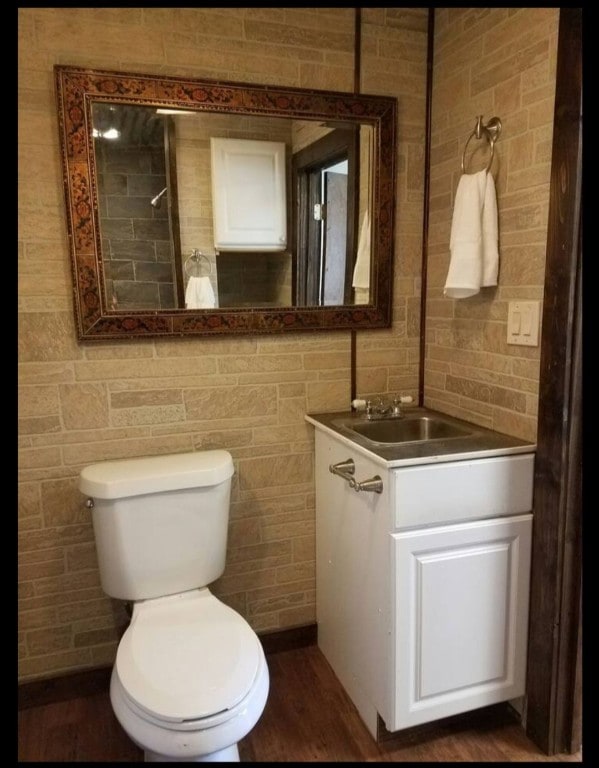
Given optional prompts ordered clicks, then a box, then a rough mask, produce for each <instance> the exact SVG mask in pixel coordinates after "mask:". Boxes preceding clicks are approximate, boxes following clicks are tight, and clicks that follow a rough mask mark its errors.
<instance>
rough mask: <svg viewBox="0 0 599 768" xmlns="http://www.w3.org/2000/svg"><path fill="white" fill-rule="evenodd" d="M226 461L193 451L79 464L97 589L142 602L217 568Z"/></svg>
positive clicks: (203, 582) (203, 578) (190, 585)
mask: <svg viewBox="0 0 599 768" xmlns="http://www.w3.org/2000/svg"><path fill="white" fill-rule="evenodd" d="M232 476H233V460H232V458H231V455H230V454H229V453H228V451H223V450H213V451H197V452H194V453H177V454H171V455H166V456H152V457H148V458H140V459H122V460H117V461H105V462H100V463H98V464H92V465H90V466H87V467H85V468H84V469H83V470H82V471H81V474H80V477H79V489H80V490H81V491H82V493H84V494H85V495H86V496H87V497H88V498H90V499H92V501H93V507H92V521H93V527H94V536H95V540H96V551H97V556H98V566H99V569H100V579H101V583H102V589H103V590H104V591H105V592H106V594H108V595H110V596H111V597H115V598H119V599H122V600H132V601H133V600H145V599H149V598H153V597H163V596H165V595H171V594H174V593H176V592H185V591H187V590H190V589H195V588H198V587H204V586H207V585H208V584H210V583H211V582H213V581H215V580H216V579H217V578H218V577H219V576H220V575H221V574H222V573H223V571H224V568H225V556H226V549H227V527H228V521H229V500H230V493H231V478H232Z"/></svg>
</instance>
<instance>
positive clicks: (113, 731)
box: [18, 645, 582, 762]
mask: <svg viewBox="0 0 599 768" xmlns="http://www.w3.org/2000/svg"><path fill="white" fill-rule="evenodd" d="M268 664H269V669H270V676H271V682H270V694H269V698H268V702H267V704H266V708H265V710H264V713H263V715H262V717H261V719H260V721H259V722H258V724H257V725H256V727H255V728H254V729H253V731H252V732H251V733H250V734H248V736H246V738H245V739H243V740H242V742H241V743H240V745H239V753H240V757H241V760H242V761H244V762H544V761H545V762H557V761H564V762H582V755H581V753H577V754H574V755H568V754H563V755H556V756H554V757H548V756H547V755H545V754H543V753H542V752H541V751H540V750H539V749H538V748H537V747H536V746H535V745H534V744H533V743H532V742H531V741H529V740H528V739H527V738H526V735H525V733H524V730H523V729H522V727H521V726H520V724H519V723H517V722H516V721H515V720H514V718H513V716H512V715H510V714H509V711H508V710H507V708H506V709H505V710H504V709H502V708H489V709H488V710H481V711H480V713H477V714H476V716H473V715H472V713H471V714H470V715H469V716H468V717H467V718H462V719H461V720H460V718H453V719H451V720H446V721H442V722H440V723H436V724H432V725H429V726H425V727H421V728H420V729H410V731H406V732H404V733H402V734H399V735H394V736H391V737H389V735H388V734H387V735H386V736H387V738H385V740H384V741H382V742H380V743H378V744H377V743H376V742H375V740H374V739H373V738H372V737H371V736H370V734H369V732H368V731H367V730H366V727H365V726H364V724H363V723H362V721H361V720H360V717H359V715H358V713H357V711H356V709H355V707H354V705H353V704H352V702H351V701H350V700H349V698H348V697H347V695H346V693H345V691H344V690H343V688H342V687H341V685H340V683H339V681H338V680H337V678H336V677H335V675H334V673H333V671H332V670H331V668H330V666H329V664H328V662H327V661H326V659H325V658H324V656H323V655H322V654H321V653H320V651H319V650H318V648H317V646H315V645H312V646H308V647H305V648H299V649H296V650H289V651H281V652H278V653H273V654H270V655H269V656H268ZM18 759H19V762H142V761H143V754H142V752H141V750H139V749H137V747H136V746H135V745H134V744H133V743H132V742H131V741H130V740H129V738H128V737H127V736H126V734H125V733H124V732H123V730H122V729H121V727H120V725H119V724H118V722H117V720H116V719H115V717H114V715H113V713H112V709H111V706H110V700H109V697H108V691H107V690H106V692H103V693H100V694H93V695H87V696H82V697H81V698H76V699H71V700H68V701H59V702H56V703H53V704H44V705H42V706H37V707H30V708H27V709H22V710H21V711H20V712H19V719H18Z"/></svg>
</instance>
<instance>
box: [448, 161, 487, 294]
mask: <svg viewBox="0 0 599 768" xmlns="http://www.w3.org/2000/svg"><path fill="white" fill-rule="evenodd" d="M449 247H450V251H451V258H450V262H449V270H448V272H447V279H446V281H445V289H444V291H443V293H444V295H445V296H449V297H450V298H454V299H464V298H466V297H468V296H474V295H475V294H477V293H478V292H479V291H480V288H481V286H488V285H497V271H498V265H499V251H498V248H497V198H496V194H495V182H494V180H493V177H492V176H491V175H490V174H488V173H487V171H479V172H478V173H473V174H463V175H462V177H461V178H460V181H459V183H458V188H457V190H456V196H455V202H454V207H453V220H452V222H451V236H450V241H449Z"/></svg>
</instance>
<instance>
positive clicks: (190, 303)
mask: <svg viewBox="0 0 599 768" xmlns="http://www.w3.org/2000/svg"><path fill="white" fill-rule="evenodd" d="M214 306H216V298H215V296H214V290H213V289H212V284H211V283H210V278H209V277H193V276H192V277H190V278H189V282H188V283H187V288H186V290H185V307H186V309H211V308H212V307H214Z"/></svg>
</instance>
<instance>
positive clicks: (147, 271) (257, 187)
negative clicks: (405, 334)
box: [92, 102, 372, 310]
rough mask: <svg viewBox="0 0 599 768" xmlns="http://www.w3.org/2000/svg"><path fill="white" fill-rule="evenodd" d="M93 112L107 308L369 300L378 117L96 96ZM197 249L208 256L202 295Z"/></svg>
mask: <svg viewBox="0 0 599 768" xmlns="http://www.w3.org/2000/svg"><path fill="white" fill-rule="evenodd" d="M92 119H93V137H94V153H95V159H96V170H97V182H98V201H99V225H100V233H101V241H102V250H103V255H104V285H105V290H106V297H105V298H106V302H107V304H108V306H110V308H111V309H112V310H117V309H120V310H138V309H150V310H153V309H176V308H183V307H185V308H187V309H190V308H193V309H209V308H214V307H248V306H249V307H254V306H257V307H266V306H274V307H288V306H323V305H333V306H334V305H344V304H368V303H369V300H370V271H369V265H370V238H369V232H368V228H367V227H365V226H364V222H367V221H368V220H369V218H370V215H371V212H370V204H371V197H370V188H371V184H372V180H371V177H370V162H369V158H370V147H371V143H372V127H371V126H368V125H362V126H359V125H352V124H351V123H350V124H348V125H347V126H346V127H343V128H339V127H330V126H327V125H326V124H323V122H321V121H307V120H290V119H287V118H279V117H270V118H267V117H262V116H261V117H253V116H248V117H244V118H243V119H242V120H240V119H239V117H238V116H236V115H220V114H209V113H202V114H198V113H194V112H190V111H188V110H187V111H184V110H169V114H164V110H157V109H155V108H152V107H144V106H137V105H130V104H125V105H122V104H118V105H114V104H107V103H102V102H99V103H96V104H93V105H92ZM169 169H172V170H169ZM275 172H276V176H275ZM271 177H272V182H271ZM360 180H361V181H362V184H361V186H359V182H360ZM169 190H170V192H169ZM290 192H291V193H290ZM288 201H289V203H288ZM294 213H295V215H296V216H297V219H296V221H295V226H294V228H293V246H292V247H291V248H288V247H287V231H288V229H290V227H289V226H288V221H290V220H291V219H292V218H293V215H294ZM358 221H361V222H362V229H361V231H360V236H361V239H360V247H361V250H360V251H359V252H356V245H357V226H356V225H357V222H358ZM271 222H272V223H271ZM196 251H198V252H200V253H202V254H204V255H205V256H206V258H208V259H210V260H211V264H212V268H211V273H210V274H211V278H210V291H209V292H208V291H207V292H206V297H205V300H204V301H201V302H199V303H198V302H197V301H195V302H189V301H187V300H186V299H185V296H186V294H187V292H188V283H189V277H188V276H186V275H185V273H184V266H183V265H184V263H185V258H186V254H190V253H193V252H196ZM248 253H251V254H252V256H251V257H248V255H247V254H248ZM360 261H361V262H364V263H360V264H358V263H357V262H360ZM356 269H358V270H361V275H362V277H361V280H360V279H358V277H357V276H356V277H355V275H354V273H355V272H356ZM354 277H355V279H354ZM205 282H206V283H207V281H205Z"/></svg>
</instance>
